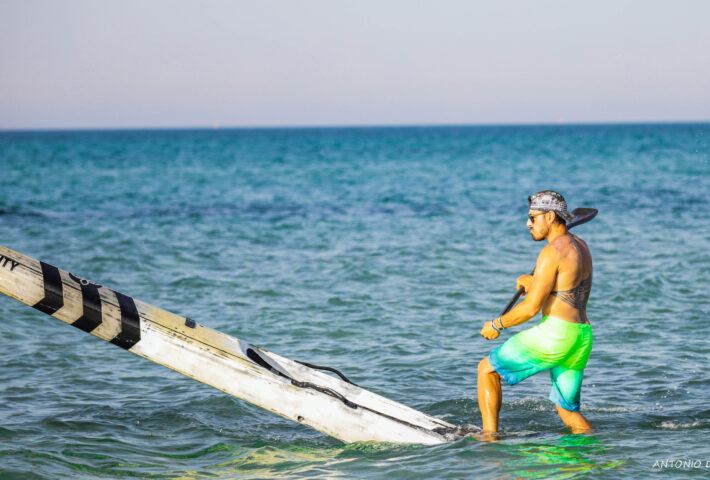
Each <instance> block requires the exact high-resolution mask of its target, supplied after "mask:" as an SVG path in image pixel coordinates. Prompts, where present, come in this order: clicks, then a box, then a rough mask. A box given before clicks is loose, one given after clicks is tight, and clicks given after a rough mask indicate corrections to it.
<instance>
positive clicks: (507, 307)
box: [500, 269, 535, 317]
mask: <svg viewBox="0 0 710 480" xmlns="http://www.w3.org/2000/svg"><path fill="white" fill-rule="evenodd" d="M530 275H535V270H534V269H533V271H532V272H530ZM523 292H525V289H524V288H523V287H520V288H519V289H518V291H517V292H515V295H513V298H511V299H510V301H509V302H508V305H506V306H505V308H504V309H503V311H502V312H500V316H501V317H502V316H503V315H505V314H506V313H508V312H509V311H510V309H511V308H513V305H515V302H517V301H518V299H519V298H520V296H521V295H522V294H523Z"/></svg>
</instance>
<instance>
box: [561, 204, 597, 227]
mask: <svg viewBox="0 0 710 480" xmlns="http://www.w3.org/2000/svg"><path fill="white" fill-rule="evenodd" d="M597 213H599V210H597V209H596V208H584V207H582V208H575V209H574V210H572V216H573V217H574V218H573V219H572V221H571V222H569V223H568V224H567V229H568V230H569V229H570V228H572V227H576V226H577V225H581V224H583V223H587V222H588V221H590V220H591V219H592V218H594V217H596V216H597Z"/></svg>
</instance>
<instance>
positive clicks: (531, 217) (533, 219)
mask: <svg viewBox="0 0 710 480" xmlns="http://www.w3.org/2000/svg"><path fill="white" fill-rule="evenodd" d="M546 213H547V212H539V213H536V214H534V215H530V214H528V219H529V220H530V222H531V223H535V217H539V216H540V215H544V214H546Z"/></svg>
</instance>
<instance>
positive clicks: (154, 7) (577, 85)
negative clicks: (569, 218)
mask: <svg viewBox="0 0 710 480" xmlns="http://www.w3.org/2000/svg"><path fill="white" fill-rule="evenodd" d="M709 19H710V2H708V1H705V0H675V1H656V0H611V1H608V0H596V1H594V2H581V1H571V0H567V1H562V0H535V1H533V0H525V1H523V0H510V1H505V0H501V1H491V0H487V1H475V0H436V1H417V0H374V1H372V0H352V1H346V0H251V1H240V0H232V1H222V0H203V1H197V0H194V1H193V0H116V1H109V0H103V1H102V0H0V129H5V130H14V129H54V128H59V129H71V128H163V127H166V128H171V127H180V128H190V127H216V126H220V127H261V126H265V127H269V126H347V125H447V124H457V125H460V124H530V123H598V122H609V123H616V122H666V121H668V122H682V121H708V120H710V28H708V24H709V23H710V20H709Z"/></svg>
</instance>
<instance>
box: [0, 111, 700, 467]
mask: <svg viewBox="0 0 710 480" xmlns="http://www.w3.org/2000/svg"><path fill="white" fill-rule="evenodd" d="M0 186H1V188H0V232H1V233H0V237H1V239H2V241H1V242H0V244H2V245H4V246H6V247H8V248H11V249H13V250H16V251H19V252H21V253H24V254H26V255H30V256H32V257H35V258H38V259H41V260H43V261H44V262H47V263H50V264H52V265H56V266H58V267H60V268H62V269H65V270H68V271H71V272H73V273H75V274H77V275H80V276H82V277H85V278H88V279H91V280H93V281H95V282H98V283H100V284H102V285H106V286H108V287H110V288H112V289H114V290H117V291H120V292H122V293H124V294H126V295H130V296H133V297H135V298H138V299H140V300H143V301H145V302H148V303H150V304H153V305H156V306H159V307H161V308H163V309H166V310H169V311H172V312H174V313H177V314H179V315H181V316H189V317H190V318H193V319H195V320H196V321H197V322H198V323H200V324H203V325H205V326H208V327H211V328H214V329H217V330H220V331H222V332H225V333H227V334H229V335H233V336H236V337H238V338H241V339H244V340H246V341H249V342H251V343H253V344H256V345H259V346H261V347H263V348H266V349H268V350H270V351H272V352H275V353H278V354H280V355H282V356H285V357H289V358H292V359H297V360H301V361H305V362H310V363H314V364H318V365H327V366H331V367H334V368H337V369H339V370H341V371H342V372H343V373H344V374H346V375H347V376H348V377H349V378H350V379H352V380H353V381H354V382H356V383H358V384H359V385H361V386H362V387H364V388H367V389H369V390H372V391H374V392H376V393H378V394H380V395H384V396H386V397H388V398H391V399H393V400H396V401H398V402H402V403H404V404H406V405H409V406H411V407H413V408H416V409H418V410H421V411H423V412H426V413H428V414H430V415H434V416H437V417H440V418H442V419H445V420H446V421H448V422H451V423H454V424H461V425H465V424H472V425H480V423H481V418H480V411H479V408H478V403H477V396H476V368H477V364H478V362H479V361H480V360H481V359H482V358H484V357H485V356H486V355H487V354H488V353H489V352H490V350H492V349H493V348H495V347H497V346H498V345H500V344H501V343H502V342H503V341H505V340H506V339H508V338H510V337H511V336H512V335H514V334H515V333H516V332H519V331H522V330H523V329H525V328H527V327H529V326H533V325H535V324H536V323H538V322H539V321H540V315H539V314H538V315H537V316H536V317H534V318H533V319H531V320H530V321H529V322H528V323H526V324H523V325H520V326H518V327H514V328H511V329H509V330H505V331H504V332H503V334H502V335H501V336H500V337H499V338H498V339H496V340H485V339H484V338H482V337H481V336H480V334H479V332H480V330H481V327H482V326H483V323H484V322H486V321H488V320H491V319H493V318H494V317H495V316H497V315H498V314H499V313H500V311H501V310H502V308H503V307H504V306H505V305H506V303H507V302H508V301H509V300H510V298H511V297H512V295H513V294H514V292H515V290H516V288H515V281H516V278H517V277H518V276H519V275H522V274H525V273H529V271H530V270H531V269H532V268H533V267H534V265H535V259H536V256H537V254H538V252H539V251H540V250H541V248H542V247H543V246H544V244H545V242H544V241H543V242H535V241H534V240H533V239H532V238H531V236H530V233H529V231H528V230H527V228H526V220H527V196H528V195H530V194H533V193H535V192H537V191H539V190H543V189H555V190H558V191H559V192H561V193H562V194H563V195H565V197H566V198H567V202H568V205H569V208H570V209H574V208H577V207H592V208H596V209H598V210H599V214H598V215H597V217H596V218H594V219H593V220H592V221H590V222H588V223H585V224H584V225H579V226H577V227H575V229H574V230H573V231H574V232H575V233H576V234H577V235H579V236H580V237H581V238H583V239H584V240H585V241H586V242H587V243H588V245H589V247H590V249H591V252H592V255H593V259H594V286H593V289H592V293H591V299H590V301H589V304H588V310H587V311H588V316H589V318H590V321H591V324H592V327H593V331H594V348H593V350H592V353H591V357H590V360H589V363H588V364H587V367H586V370H585V378H584V385H583V389H582V412H583V414H584V415H585V416H586V417H587V418H588V419H589V421H590V422H591V423H592V425H593V426H594V428H595V431H594V432H593V433H590V434H585V435H573V434H571V433H570V431H568V430H567V429H566V428H565V427H564V425H563V424H562V422H561V421H560V419H559V418H558V416H557V413H556V411H555V406H554V405H553V404H552V403H551V402H550V401H549V400H548V394H549V391H550V378H549V375H547V374H546V373H545V372H542V373H540V374H538V375H536V376H533V377H531V378H529V379H527V380H525V381H524V382H522V383H519V384H517V385H514V386H507V385H504V386H503V405H502V411H501V435H500V437H499V438H498V439H497V441H492V442H487V441H482V440H477V439H475V438H463V439H460V440H458V441H454V442H451V443H447V444H442V445H437V446H422V445H402V444H388V443H376V442H363V443H354V444H344V443H342V442H340V441H338V440H336V439H334V438H330V437H328V436H326V435H324V434H322V433H319V432H317V431H315V430H312V429H310V428H308V427H306V426H303V425H300V424H297V423H294V422H291V421H289V420H286V419H284V418H281V417H279V416H277V415H275V414H273V413H270V412H268V411H265V410H262V409H261V408H259V407H256V406H254V405H251V404H249V403H246V402H244V401H242V400H239V399H237V398H234V397H231V396H229V395H227V394H225V393H223V392H221V391H218V390H216V389H213V388H211V387H208V386H206V385H203V384H201V383H198V382H196V381H194V380H192V379H190V378H187V377H184V376H182V375H180V374H178V373H175V372H173V371H171V370H168V369H166V368H164V367H161V366H159V365H157V364H154V363H152V362H150V361H148V360H145V359H143V358H140V357H138V356H135V355H132V354H130V353H129V352H126V351H125V350H123V349H121V348H116V347H115V346H113V345H110V344H108V343H106V342H104V341H102V340H100V339H98V338H95V337H93V336H91V335H88V334H86V333H84V332H82V331H80V330H78V329H76V328H71V327H70V326H68V325H66V324H64V323H62V322H60V321H58V320H56V319H54V318H52V317H49V316H47V315H45V314H43V313H41V312H39V311H37V310H34V309H32V308H29V307H27V306H26V305H23V304H21V303H19V302H17V301H16V300H13V299H11V298H9V297H5V296H4V295H3V296H2V298H0V366H1V368H0V478H2V479H4V480H11V479H12V480H30V479H70V478H71V479H96V478H102V479H113V478H116V479H133V478H135V479H150V478H154V479H202V478H207V479H265V478H308V479H311V478H326V479H333V478H354V479H360V478H363V479H370V478H374V479H379V478H382V479H384V478H387V479H465V478H476V479H518V478H521V479H531V478H546V479H570V478H595V479H601V478H605V479H606V478H608V479H638V478H651V477H653V478H656V477H659V478H678V477H683V478H708V477H710V321H708V312H709V311H710V283H709V281H710V203H709V202H710V199H709V197H710V124H707V123H695V124H621V125H528V126H437V127H362V128H291V129H287V128H284V129H279V128H272V129H258V128H253V129H201V130H200V129H197V130H117V131H91V130H82V131H5V132H0Z"/></svg>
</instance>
